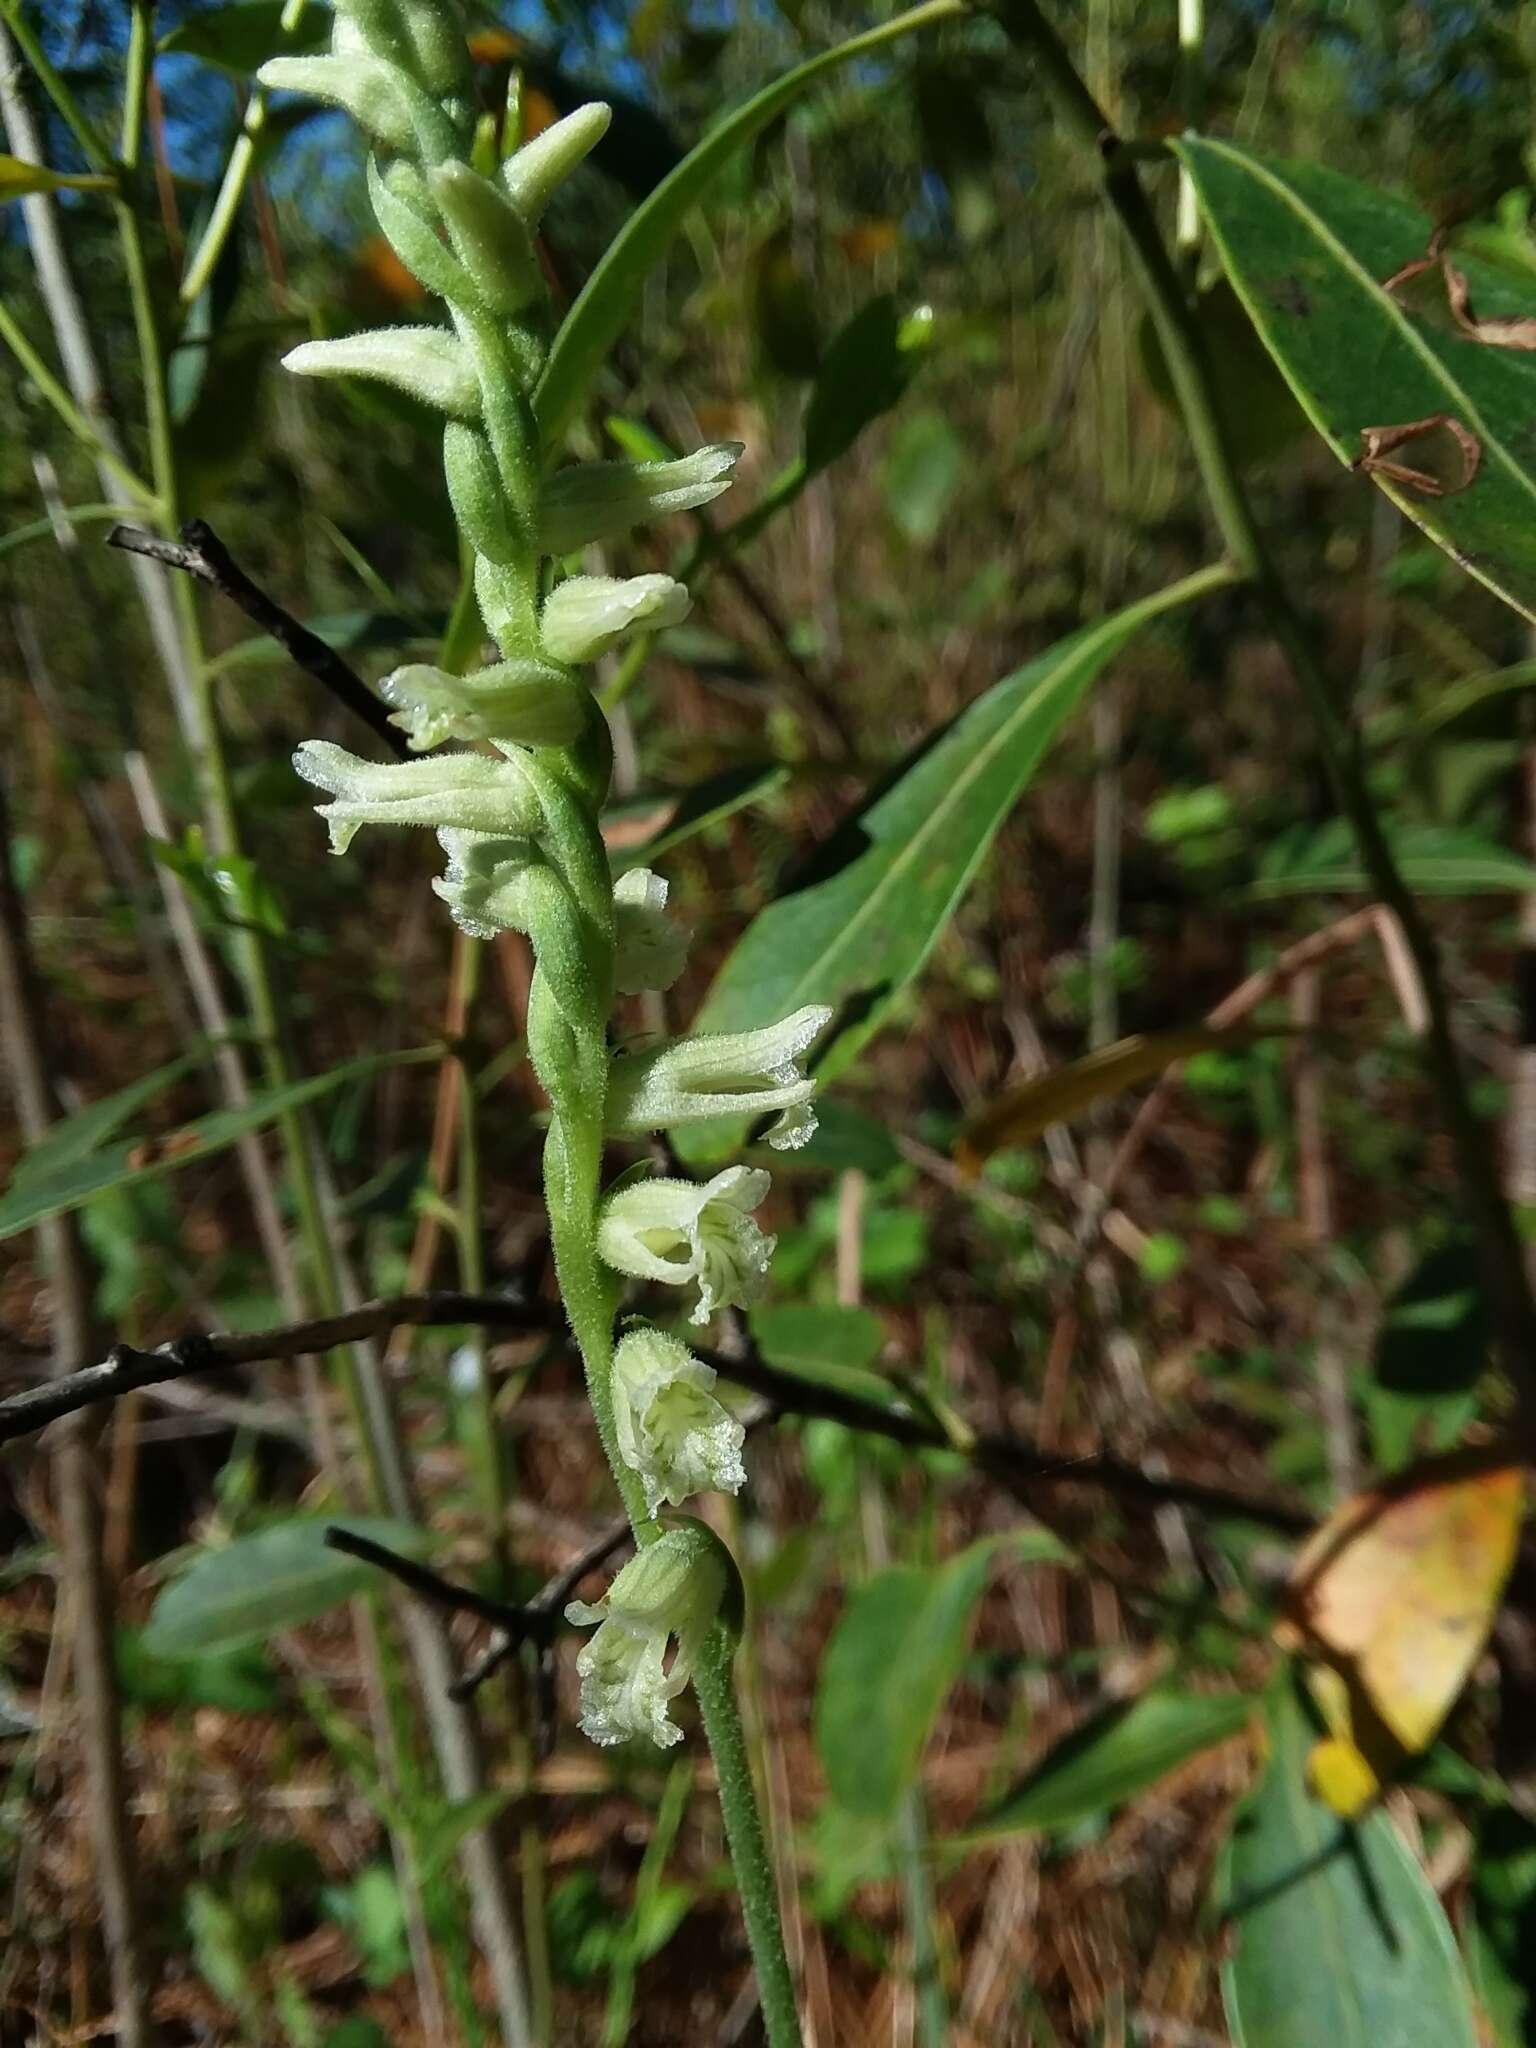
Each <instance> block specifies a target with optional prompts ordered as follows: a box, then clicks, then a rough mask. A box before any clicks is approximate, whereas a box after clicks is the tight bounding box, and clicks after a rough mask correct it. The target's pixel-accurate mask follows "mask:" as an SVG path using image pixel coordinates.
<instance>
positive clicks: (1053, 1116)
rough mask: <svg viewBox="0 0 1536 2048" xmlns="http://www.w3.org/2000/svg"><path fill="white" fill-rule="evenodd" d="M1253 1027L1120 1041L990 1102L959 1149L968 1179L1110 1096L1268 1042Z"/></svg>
mask: <svg viewBox="0 0 1536 2048" xmlns="http://www.w3.org/2000/svg"><path fill="white" fill-rule="evenodd" d="M1263 1035H1264V1034H1263V1033H1262V1032H1259V1031H1256V1030H1255V1029H1254V1027H1253V1026H1252V1025H1251V1024H1237V1025H1228V1026H1227V1027H1226V1028H1225V1029H1223V1028H1222V1027H1221V1026H1220V1025H1216V1024H1189V1025H1186V1026H1184V1028H1183V1029H1182V1030H1178V1031H1155V1032H1152V1033H1150V1034H1145V1035H1143V1034H1138V1035H1137V1036H1136V1037H1135V1038H1121V1039H1117V1040H1116V1041H1115V1043H1114V1044H1113V1045H1105V1046H1101V1047H1100V1048H1099V1050H1098V1051H1097V1052H1091V1053H1088V1054H1087V1055H1086V1056H1085V1057H1084V1058H1082V1059H1080V1060H1072V1061H1069V1063H1068V1064H1067V1065H1066V1066H1063V1067H1052V1068H1051V1069H1050V1071H1049V1073H1045V1074H1035V1075H1032V1076H1031V1078H1030V1079H1029V1080H1027V1081H1020V1082H1018V1083H1017V1084H1016V1085H1015V1086H1014V1087H1012V1088H1005V1089H1004V1090H1003V1092H1002V1094H1001V1095H998V1096H996V1097H994V1099H993V1100H992V1101H991V1102H989V1103H987V1104H986V1105H985V1106H984V1107H983V1108H982V1109H980V1110H978V1111H977V1112H976V1114H975V1115H974V1116H973V1117H972V1118H971V1119H970V1121H969V1123H967V1125H966V1127H965V1129H964V1130H963V1131H962V1132H961V1134H960V1136H959V1138H958V1140H957V1141H956V1144H955V1159H956V1162H957V1164H958V1165H959V1167H960V1170H961V1171H962V1173H965V1174H968V1175H972V1176H974V1175H975V1174H977V1173H979V1172H980V1171H981V1168H982V1164H983V1162H984V1161H985V1160H987V1159H989V1158H990V1157H991V1155H992V1154H993V1153H994V1152H1001V1151H1002V1150H1003V1149H1004V1148H1005V1147H1007V1146H1017V1145H1030V1144H1033V1143H1034V1141H1035V1139H1036V1138H1038V1137H1039V1136H1040V1134H1041V1132H1042V1131H1046V1130H1049V1129H1050V1127H1051V1125H1052V1124H1064V1123H1067V1122H1069V1121H1070V1119H1071V1118H1073V1117H1075V1116H1081V1115H1082V1113H1083V1111H1084V1110H1085V1109H1089V1108H1091V1107H1092V1106H1093V1104H1094V1103H1095V1102H1098V1101H1101V1100H1102V1099H1103V1097H1104V1096H1106V1095H1118V1094H1119V1093H1120V1092H1121V1090H1122V1089H1125V1088H1134V1087H1135V1086H1136V1084H1137V1082H1138V1081H1150V1080H1151V1078H1152V1076H1153V1075H1154V1074H1160V1073H1162V1071H1163V1069H1164V1068H1165V1067H1171V1066H1172V1065H1173V1064H1174V1063H1175V1061H1177V1060H1187V1059H1189V1058H1191V1057H1192V1056H1193V1055H1194V1054H1195V1053H1197V1052H1211V1051H1213V1050H1215V1049H1216V1048H1217V1047H1218V1046H1230V1045H1247V1044H1251V1043H1252V1041H1253V1040H1254V1039H1255V1038H1258V1037H1262V1036H1263Z"/></svg>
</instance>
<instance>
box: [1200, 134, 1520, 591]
mask: <svg viewBox="0 0 1536 2048" xmlns="http://www.w3.org/2000/svg"><path fill="white" fill-rule="evenodd" d="M1172 146H1173V148H1174V150H1175V151H1176V153H1177V154H1178V156H1179V159H1180V161H1181V162H1182V163H1183V164H1184V165H1185V167H1186V168H1187V169H1188V171H1189V173H1190V176H1191V178H1192V179H1193V181H1194V185H1195V190H1196V193H1197V194H1198V196H1199V200H1200V206H1201V210H1202V212H1203V213H1204V215H1205V218H1206V221H1207V222H1208V224H1209V226H1210V230H1211V234H1212V237H1213V239H1214V241H1215V243H1216V246H1217V248H1218V249H1219V250H1220V252H1221V257H1222V261H1223V263H1224V264H1225V265H1226V269H1227V274H1228V276H1229V277H1230V278H1231V280H1232V283H1233V285H1234V286H1235V288H1236V290H1237V293H1238V295H1239V297H1240V298H1241V299H1242V301H1243V304H1244V305H1245V306H1246V307H1247V309H1248V313H1249V316H1250V318H1251V319H1252V321H1253V323H1254V325H1255V327H1256V328H1257V329H1258V331H1259V334H1260V336H1261V337H1262V339H1263V341H1264V343H1265V346H1266V347H1267V348H1268V349H1269V351H1270V353H1271V355H1273V357H1274V358H1275V361H1276V362H1277V363H1278V364H1279V366H1280V368H1281V370H1282V371H1283V372H1284V374H1285V377H1286V380H1287V382H1288V383H1289V384H1290V386H1291V389H1292V390H1293V391H1294V392H1295V393H1296V396H1297V398H1298V399H1299V400H1300V401H1301V404H1302V407H1303V409H1304V410H1305V411H1306V413H1307V415H1308V416H1309V418H1310V419H1311V421H1312V424H1313V425H1314V426H1315V427H1316V428H1317V430H1318V432H1319V433H1320V434H1321V435H1322V436H1323V438H1324V439H1325V440H1326V441H1327V443H1328V445H1329V446H1330V447H1331V448H1332V449H1333V451H1334V453H1335V454H1336V455H1337V456H1338V457H1339V460H1340V461H1341V462H1344V463H1348V464H1354V463H1355V462H1357V461H1358V460H1359V459H1360V457H1361V456H1362V455H1363V454H1365V453H1366V452H1367V451H1366V444H1365V440H1364V438H1363V437H1364V435H1365V434H1366V432H1367V430H1368V429H1371V428H1381V427H1399V426H1406V425H1408V424H1410V423H1412V422H1415V421H1424V420H1428V419H1431V418H1433V417H1434V416H1435V415H1438V414H1444V415H1448V416H1449V417H1450V418H1452V419H1454V420H1456V421H1458V422H1459V424H1460V425H1461V427H1462V428H1463V429H1464V430H1465V431H1466V432H1467V433H1468V434H1470V435H1471V436H1472V438H1473V441H1474V442H1475V443H1476V445H1477V447H1478V449H1479V450H1480V452H1481V460H1480V463H1479V466H1478V469H1477V474H1476V476H1475V478H1474V479H1473V481H1472V482H1471V484H1470V485H1468V486H1467V487H1466V488H1465V489H1453V488H1448V489H1447V490H1446V493H1445V495H1444V496H1443V497H1431V496H1429V495H1427V494H1426V493H1425V492H1424V491H1423V490H1422V489H1420V488H1419V487H1417V486H1414V485H1411V484H1404V483H1400V482H1394V481H1392V480H1391V479H1390V478H1388V477H1386V476H1384V475H1378V478H1377V481H1378V482H1379V483H1380V485H1381V488H1382V489H1383V490H1385V491H1386V493H1387V495H1388V496H1389V497H1390V498H1392V499H1393V500H1394V501H1395V502H1396V503H1397V504H1398V505H1400V506H1401V507H1402V509H1403V511H1404V512H1405V513H1406V514H1407V516H1408V517H1409V518H1410V519H1412V520H1413V521H1414V522H1415V524H1416V525H1418V526H1420V527H1422V528H1423V530H1424V532H1425V533H1427V534H1428V535H1429V536H1430V538H1431V539H1432V540H1434V541H1436V542H1438V543H1439V545H1440V546H1441V547H1443V548H1444V549H1446V551H1447V552H1448V553H1449V554H1451V555H1452V556H1453V557H1454V558H1455V559H1456V560H1457V561H1458V562H1459V563H1460V564H1461V566H1462V567H1463V568H1464V569H1467V570H1469V571H1470V572H1471V573H1472V574H1473V575H1474V576H1476V577H1478V578H1480V580H1481V581H1482V582H1484V583H1486V584H1487V585H1488V586H1489V588H1490V589H1491V590H1495V591H1497V592H1498V594H1499V595H1500V596H1501V597H1503V598H1504V599H1506V600H1507V601H1508V603H1510V604H1512V605H1513V606H1514V607H1515V609H1516V610H1517V611H1520V612H1523V613H1524V614H1525V615H1526V616H1527V617H1528V618H1531V617H1536V470H1533V468H1532V463H1531V457H1530V453H1529V447H1528V442H1527V440H1526V427H1527V423H1528V422H1529V421H1530V420H1531V419H1532V418H1533V417H1536V356H1532V355H1529V354H1526V353H1523V352H1521V351H1520V350H1517V349H1509V348H1493V347H1490V346H1488V345H1487V344H1486V343H1484V342H1481V341H1477V340H1474V339H1473V338H1472V336H1471V335H1468V334H1464V333H1461V332H1459V331H1458V330H1456V329H1455V328H1453V327H1452V326H1451V324H1450V322H1449V319H1446V320H1445V321H1444V322H1443V324H1434V323H1432V322H1431V320H1429V319H1427V318H1426V317H1425V315H1424V312H1422V311H1420V310H1418V309H1419V306H1420V304H1421V301H1420V299H1419V297H1418V296H1417V294H1418V291H1419V290H1420V289H1422V290H1423V291H1425V292H1426V293H1428V295H1429V298H1430V299H1431V300H1433V293H1434V291H1435V290H1438V291H1439V292H1440V293H1441V295H1442V301H1441V303H1442V305H1443V294H1444V286H1443V284H1441V283H1439V282H1438V280H1437V279H1428V280H1425V281H1424V284H1423V286H1422V287H1415V293H1414V295H1412V296H1410V297H1409V298H1404V297H1402V296H1400V295H1398V294H1396V293H1391V292H1386V291H1383V290H1382V281H1383V280H1384V279H1386V278H1389V277H1391V276H1392V275H1393V274H1394V273H1395V272H1396V271H1398V270H1400V269H1401V268H1402V267H1403V266H1404V265H1405V264H1407V263H1410V262H1412V261H1414V259H1415V258H1418V257H1421V256H1422V255H1423V254H1424V252H1425V249H1426V247H1427V245H1428V242H1429V238H1430V234H1431V230H1432V227H1433V223H1432V222H1431V221H1429V220H1428V219H1427V218H1426V217H1425V216H1424V215H1423V214H1422V213H1420V212H1419V211H1418V209H1417V208H1416V207H1413V206H1410V205H1408V204H1407V203H1406V202H1405V201H1403V200H1401V199H1397V198H1393V197H1391V196H1390V195H1389V194H1387V193H1384V192H1378V191H1377V190H1376V189H1375V188H1374V187H1372V186H1370V185H1362V184H1359V183H1357V182H1356V181H1355V180H1354V179H1352V178H1344V177H1341V176H1340V175H1339V174H1338V173H1337V172H1336V171H1329V170H1324V169H1322V168H1321V167H1320V166H1319V165H1316V164H1301V163H1287V162H1281V161H1277V160H1274V159H1269V158H1264V157H1259V156H1255V155H1253V154H1252V153H1251V152H1249V151H1247V150H1243V149H1239V148H1238V147H1236V145H1234V144H1232V143H1230V142H1216V141H1212V140H1209V139H1207V138H1200V137H1196V136H1186V137H1184V138H1183V140H1181V141H1179V142H1176V143H1174V144H1173V145H1172ZM1456 262H1457V264H1458V267H1460V268H1461V269H1463V270H1465V272H1466V275H1467V279H1468V282H1469V283H1470V286H1471V292H1472V302H1473V304H1474V305H1475V307H1476V308H1477V311H1478V313H1479V315H1481V316H1482V317H1484V318H1487V317H1488V316H1490V315H1493V316H1509V317H1519V316H1520V315H1529V314H1531V313H1532V312H1533V311H1536V286H1533V285H1532V284H1531V283H1528V282H1527V283H1522V282H1521V281H1520V280H1518V279H1517V278H1515V277H1514V276H1513V275H1512V274H1511V273H1510V272H1508V271H1505V270H1501V269H1498V268H1495V267H1494V266H1493V265H1491V264H1488V263H1484V262H1480V261H1478V260H1476V259H1475V258H1473V257H1470V256H1469V257H1462V256H1461V255H1460V254H1459V253H1458V255H1457V257H1456ZM1426 310H1427V308H1426ZM1441 431H1442V433H1443V432H1444V431H1445V430H1441ZM1431 445H1432V444H1431V443H1430V441H1429V440H1428V439H1426V440H1425V441H1424V442H1423V443H1422V444H1414V445H1413V446H1410V447H1407V448H1405V449H1403V450H1402V451H1401V453H1402V456H1403V459H1404V460H1405V461H1407V462H1409V463H1411V464H1413V465H1414V466H1415V467H1422V466H1423V460H1424V457H1425V456H1426V455H1427V454H1428V452H1429V450H1430V448H1431Z"/></svg>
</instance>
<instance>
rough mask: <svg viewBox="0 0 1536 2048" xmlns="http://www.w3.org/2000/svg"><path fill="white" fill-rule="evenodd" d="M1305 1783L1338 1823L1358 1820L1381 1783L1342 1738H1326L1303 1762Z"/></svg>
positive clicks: (1359, 1755)
mask: <svg viewBox="0 0 1536 2048" xmlns="http://www.w3.org/2000/svg"><path fill="white" fill-rule="evenodd" d="M1307 1782H1308V1783H1309V1784H1310V1785H1311V1787H1312V1790H1313V1791H1314V1792H1315V1793H1316V1794H1317V1796H1318V1798H1319V1799H1321V1800H1322V1802H1323V1804H1324V1805H1325V1806H1327V1807H1330V1808H1331V1809H1332V1810H1333V1812H1335V1813H1336V1814H1337V1815H1338V1816H1339V1818H1340V1819H1341V1820H1358V1819H1359V1817H1360V1815H1361V1814H1362V1813H1364V1812H1365V1810H1366V1808H1367V1807H1369V1806H1371V1805H1372V1804H1373V1803H1374V1802H1375V1800H1376V1797H1377V1795H1378V1794H1379V1793H1380V1791H1381V1781H1380V1779H1379V1778H1378V1777H1377V1776H1376V1773H1375V1772H1374V1771H1373V1770H1372V1769H1371V1766H1370V1765H1369V1763H1367V1762H1366V1760H1365V1758H1364V1757H1363V1756H1362V1755H1361V1754H1360V1751H1359V1750H1358V1749H1356V1747H1355V1745H1354V1744H1353V1743H1352V1742H1351V1741H1349V1739H1348V1738H1347V1737H1346V1736H1341V1735H1330V1736H1327V1737H1325V1738H1324V1740H1323V1741H1321V1742H1319V1743H1317V1744H1316V1745H1315V1747H1314V1748H1313V1751H1312V1754H1311V1756H1310V1757H1308V1759H1307Z"/></svg>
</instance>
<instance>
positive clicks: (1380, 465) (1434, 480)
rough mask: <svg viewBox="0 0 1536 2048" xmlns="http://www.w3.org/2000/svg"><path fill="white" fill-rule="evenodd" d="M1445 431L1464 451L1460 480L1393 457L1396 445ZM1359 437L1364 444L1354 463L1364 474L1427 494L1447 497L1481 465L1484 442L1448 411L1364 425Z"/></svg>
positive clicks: (1464, 484)
mask: <svg viewBox="0 0 1536 2048" xmlns="http://www.w3.org/2000/svg"><path fill="white" fill-rule="evenodd" d="M1442 431H1443V432H1445V433H1448V434H1449V435H1450V436H1451V438H1452V439H1453V440H1454V441H1455V443H1456V446H1457V448H1458V449H1459V450H1460V452H1461V476H1460V479H1459V480H1458V481H1457V482H1455V483H1451V484H1446V483H1442V482H1441V480H1440V478H1439V477H1437V476H1435V475H1433V474H1432V473H1431V472H1430V471H1429V470H1427V469H1414V468H1412V467H1411V466H1410V465H1409V464H1408V463H1406V462H1393V461H1392V460H1390V458H1391V456H1392V455H1393V454H1394V453H1395V452H1396V450H1397V449H1399V448H1406V447H1408V446H1409V445H1410V444H1411V443H1412V442H1414V441H1421V440H1424V439H1426V438H1427V437H1428V436H1429V435H1431V434H1436V433H1440V432H1442ZM1360 438H1361V440H1362V441H1363V442H1364V443H1365V447H1364V449H1363V450H1362V451H1361V453H1360V454H1359V455H1358V456H1357V457H1356V459H1355V464H1354V467H1355V468H1356V469H1358V470H1359V471H1360V472H1361V474H1362V475H1365V476H1379V477H1385V478H1386V480H1387V481H1388V482H1389V483H1394V484H1401V485H1402V486H1403V487H1404V488H1405V489H1407V490H1415V491H1419V492H1421V493H1422V494H1423V496H1425V497H1426V498H1445V497H1449V496H1451V495H1452V494H1453V493H1454V492H1456V491H1464V490H1466V489H1467V487H1468V485H1469V484H1471V483H1472V482H1473V480H1474V478H1475V477H1476V475H1477V472H1478V470H1479V468H1480V467H1481V466H1482V460H1483V444H1482V442H1481V441H1479V440H1478V438H1477V436H1476V435H1475V434H1474V433H1473V432H1472V431H1471V430H1470V428H1468V427H1464V426H1463V425H1462V423H1461V421H1460V420H1458V419H1455V418H1453V417H1452V415H1451V414H1450V413H1448V412H1432V413H1430V414H1429V415H1428V417H1427V418H1425V419H1422V420H1407V421H1404V422H1403V424H1402V425H1400V426H1395V427H1362V428H1361V429H1360Z"/></svg>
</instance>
